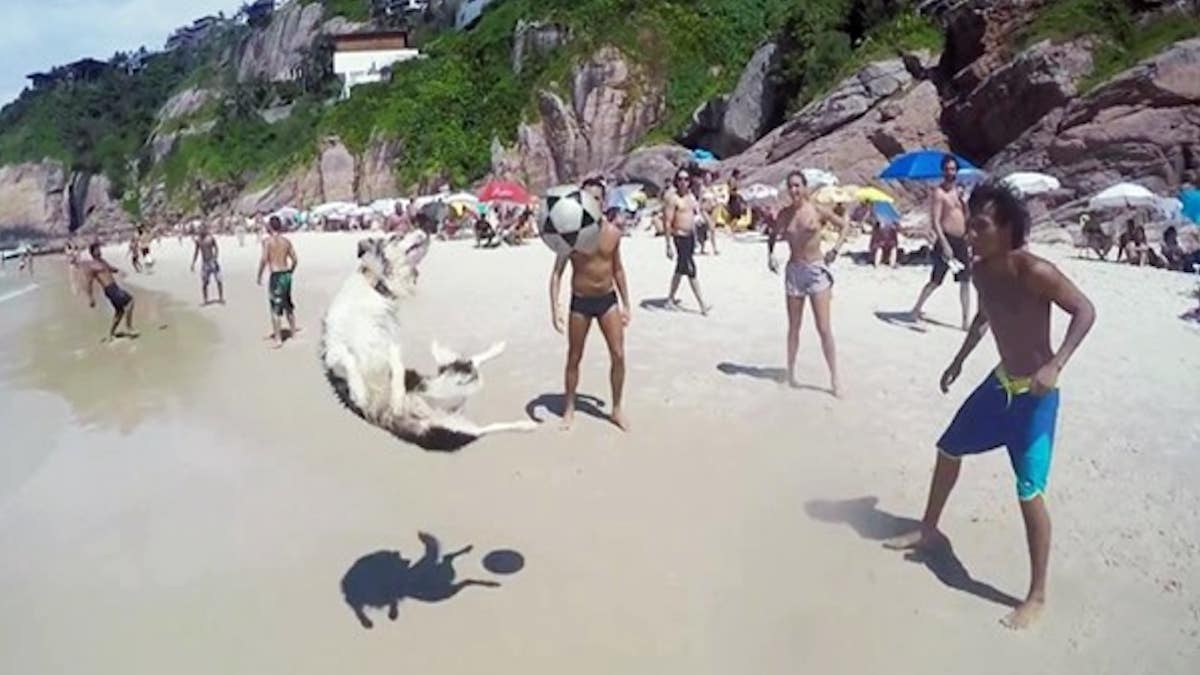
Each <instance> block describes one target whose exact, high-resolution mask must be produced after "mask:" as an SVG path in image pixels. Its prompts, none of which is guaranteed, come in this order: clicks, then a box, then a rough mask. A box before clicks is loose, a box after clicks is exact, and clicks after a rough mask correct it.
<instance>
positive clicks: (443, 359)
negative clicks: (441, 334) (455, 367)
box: [430, 340, 458, 366]
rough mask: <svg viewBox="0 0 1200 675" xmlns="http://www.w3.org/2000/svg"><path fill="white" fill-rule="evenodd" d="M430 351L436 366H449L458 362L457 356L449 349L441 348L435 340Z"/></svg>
mask: <svg viewBox="0 0 1200 675" xmlns="http://www.w3.org/2000/svg"><path fill="white" fill-rule="evenodd" d="M430 351H432V352H433V361H434V363H436V364H438V365H439V366H445V365H449V364H451V363H454V362H455V361H457V360H458V354H455V353H454V352H452V351H450V350H449V349H446V348H445V347H443V346H441V345H440V344H438V343H437V341H436V340H434V342H433V345H432V346H431V347H430Z"/></svg>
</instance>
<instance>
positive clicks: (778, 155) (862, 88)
mask: <svg viewBox="0 0 1200 675" xmlns="http://www.w3.org/2000/svg"><path fill="white" fill-rule="evenodd" d="M912 82H913V78H912V75H911V74H910V73H909V72H908V69H907V67H906V66H905V65H904V61H903V59H898V58H897V59H888V60H886V61H877V62H874V63H870V64H867V65H866V66H865V67H864V68H862V69H861V70H859V71H858V72H856V73H854V74H853V75H851V76H850V77H847V78H846V79H844V80H842V81H841V82H839V83H838V84H837V85H836V86H834V88H833V90H832V91H830V92H829V93H828V94H826V95H825V96H824V97H822V98H820V99H817V100H815V101H813V102H811V103H809V104H808V105H807V106H805V107H804V108H803V109H801V110H800V112H798V113H796V115H795V116H794V117H792V118H791V119H790V120H788V122H787V123H786V124H784V125H783V126H782V127H780V128H779V129H777V130H776V131H777V132H778V133H779V139H778V142H777V143H774V144H772V146H771V149H770V152H769V153H768V155H767V159H768V160H769V161H771V162H777V161H779V160H782V159H783V158H785V157H787V156H788V155H791V154H792V153H794V152H796V151H798V150H799V149H801V148H803V147H805V146H807V145H808V144H809V143H812V142H813V141H815V140H817V139H819V138H820V137H822V136H824V135H825V134H828V133H830V132H832V131H835V130H837V129H839V128H841V127H843V126H845V125H847V124H849V123H850V122H853V121H854V120H857V119H858V118H860V117H862V116H863V115H866V114H867V113H868V112H869V111H871V110H873V109H874V108H875V107H876V106H878V105H879V104H880V102H882V101H883V100H884V99H886V98H888V97H890V96H894V95H896V94H897V93H898V92H900V91H902V90H904V89H905V88H906V87H909V86H910V85H911V84H912Z"/></svg>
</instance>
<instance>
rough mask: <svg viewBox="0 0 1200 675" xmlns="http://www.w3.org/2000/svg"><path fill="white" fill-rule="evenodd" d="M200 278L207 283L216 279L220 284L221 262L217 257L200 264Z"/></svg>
mask: <svg viewBox="0 0 1200 675" xmlns="http://www.w3.org/2000/svg"><path fill="white" fill-rule="evenodd" d="M200 278H201V279H202V280H203V282H204V283H205V284H208V282H209V281H210V280H212V279H215V280H216V282H217V283H218V284H219V283H221V263H219V262H217V259H216V258H213V259H212V260H205V261H203V262H202V263H201V264H200Z"/></svg>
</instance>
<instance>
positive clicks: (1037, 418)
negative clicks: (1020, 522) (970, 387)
mask: <svg viewBox="0 0 1200 675" xmlns="http://www.w3.org/2000/svg"><path fill="white" fill-rule="evenodd" d="M1029 387H1030V378H1028V377H1019V378H1014V377H1009V376H1008V374H1007V373H1005V371H1004V367H1003V366H999V367H997V368H996V370H995V371H993V372H992V373H991V374H990V375H988V377H987V379H985V380H984V381H983V384H981V385H979V387H978V388H977V389H976V390H975V391H974V392H973V393H972V394H971V395H970V396H969V397H967V400H966V401H965V402H964V403H963V404H962V407H961V408H959V410H958V413H957V414H956V415H955V416H954V421H952V422H950V426H949V427H948V428H947V429H946V432H945V433H944V434H942V437H941V439H939V440H938V444H937V445H938V450H939V451H940V452H941V453H942V454H944V455H946V456H947V457H950V458H953V459H959V458H961V457H963V456H965V455H974V454H978V453H981V452H986V451H988V450H992V449H993V448H997V447H999V446H1001V445H1003V446H1006V447H1007V448H1008V458H1009V460H1010V461H1011V462H1012V467H1013V472H1014V473H1016V475H1017V497H1018V498H1020V499H1021V500H1022V501H1027V500H1030V499H1033V498H1034V497H1037V496H1038V495H1040V494H1042V493H1043V492H1045V491H1046V482H1047V479H1048V478H1049V476H1050V457H1051V455H1052V454H1053V448H1054V428H1055V423H1056V421H1057V418H1058V400H1059V394H1058V389H1054V390H1051V391H1049V392H1047V393H1045V394H1043V395H1041V396H1037V395H1035V394H1033V393H1031V392H1030V390H1029Z"/></svg>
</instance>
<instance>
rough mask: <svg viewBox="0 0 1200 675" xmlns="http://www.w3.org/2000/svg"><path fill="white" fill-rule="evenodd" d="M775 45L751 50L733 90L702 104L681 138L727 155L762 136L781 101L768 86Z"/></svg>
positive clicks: (775, 50) (724, 155) (776, 50)
mask: <svg viewBox="0 0 1200 675" xmlns="http://www.w3.org/2000/svg"><path fill="white" fill-rule="evenodd" d="M778 51H779V50H778V47H777V46H776V45H775V43H773V42H769V43H767V44H765V45H763V46H762V47H759V48H758V50H756V51H755V52H754V56H752V57H751V58H750V62H749V63H747V64H746V68H745V69H744V70H743V71H742V75H741V77H740V78H739V79H738V83H737V86H736V87H735V88H734V90H733V92H731V93H730V94H728V95H725V96H719V97H717V98H715V99H713V100H711V101H708V102H706V103H704V104H703V105H701V106H700V107H699V108H698V109H697V110H696V112H695V113H693V114H692V123H691V125H689V127H688V129H686V130H685V131H684V133H683V134H682V136H681V138H680V140H681V141H682V142H683V143H684V145H688V146H691V147H701V148H707V149H708V150H711V151H712V152H714V153H715V154H716V155H717V156H718V157H730V156H733V155H736V154H737V153H739V152H741V151H743V150H745V149H746V148H748V147H750V145H751V144H753V143H754V141H757V140H758V139H759V138H762V136H763V134H765V133H766V132H767V131H768V130H770V128H771V126H772V124H774V123H775V122H777V121H778V117H779V116H780V114H781V113H782V107H783V104H784V101H783V99H782V97H781V96H780V95H779V93H778V92H777V91H776V90H775V89H774V87H772V86H771V83H770V78H769V74H770V71H771V68H772V66H773V65H774V63H775V60H776V55H777V54H778Z"/></svg>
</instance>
